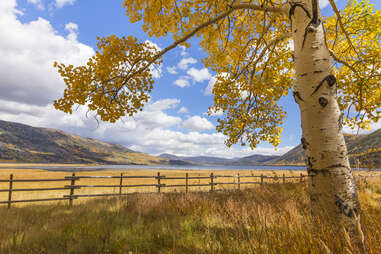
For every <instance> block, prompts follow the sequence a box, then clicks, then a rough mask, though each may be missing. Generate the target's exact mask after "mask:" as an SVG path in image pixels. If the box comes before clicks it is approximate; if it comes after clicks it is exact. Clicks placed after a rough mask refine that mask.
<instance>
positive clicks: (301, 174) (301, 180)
mask: <svg viewBox="0 0 381 254" xmlns="http://www.w3.org/2000/svg"><path fill="white" fill-rule="evenodd" d="M300 182H301V183H302V182H303V173H300Z"/></svg>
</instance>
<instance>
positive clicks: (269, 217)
mask: <svg viewBox="0 0 381 254" xmlns="http://www.w3.org/2000/svg"><path fill="white" fill-rule="evenodd" d="M139 173H142V172H139ZM147 173H149V172H147ZM180 173H181V172H180ZM358 186H359V192H360V201H361V205H362V218H363V219H364V228H365V231H366V237H367V240H368V244H369V249H370V253H373V254H377V253H381V223H380V221H381V204H379V203H377V201H376V197H377V195H379V194H380V193H379V190H380V188H381V178H374V179H369V180H366V179H361V181H359V182H358ZM0 216H1V218H5V219H3V220H2V222H1V227H0V253H12V254H13V253H28V254H29V253H32V254H33V253H57V254H60V253H76V254H87V253H89V254H90V253H274V254H275V253H276V254H286V253H293V254H294V253H322V254H323V253H324V254H326V253H328V250H329V251H330V252H331V253H335V254H336V253H337V254H341V253H343V254H344V253H346V254H347V253H348V252H347V249H348V248H349V247H350V246H348V243H347V242H346V240H345V234H344V232H343V233H339V234H337V231H334V230H333V229H332V228H330V227H326V226H323V225H321V227H320V228H319V229H318V231H317V232H316V231H314V230H313V228H312V225H313V218H312V217H311V215H310V211H309V202H308V196H307V193H306V187H305V184H278V185H267V186H266V185H265V186H263V187H257V188H254V189H246V190H243V191H230V192H218V193H202V192H200V193H190V194H187V195H186V194H182V193H168V194H141V195H134V196H129V197H128V198H121V199H120V198H113V199H91V200H89V201H88V202H86V203H83V204H79V205H76V206H75V207H74V208H72V209H69V208H68V207H67V206H66V205H65V204H58V205H52V206H41V205H38V206H36V205H33V206H26V207H22V208H14V209H10V210H8V209H6V208H0Z"/></svg>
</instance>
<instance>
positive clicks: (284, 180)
mask: <svg viewBox="0 0 381 254" xmlns="http://www.w3.org/2000/svg"><path fill="white" fill-rule="evenodd" d="M283 183H286V176H285V175H284V174H283Z"/></svg>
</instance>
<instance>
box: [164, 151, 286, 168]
mask: <svg viewBox="0 0 381 254" xmlns="http://www.w3.org/2000/svg"><path fill="white" fill-rule="evenodd" d="M159 157H161V158H165V159H171V160H181V161H184V162H188V163H192V164H195V165H219V166H249V165H263V164H264V163H265V162H267V161H269V160H273V159H275V158H278V157H279V156H277V155H273V156H269V155H260V154H254V155H251V156H247V157H242V158H233V159H227V158H220V157H211V156H194V157H187V156H176V155H173V154H167V153H165V154H161V155H160V156H159Z"/></svg>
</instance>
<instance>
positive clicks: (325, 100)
mask: <svg viewBox="0 0 381 254" xmlns="http://www.w3.org/2000/svg"><path fill="white" fill-rule="evenodd" d="M319 104H320V106H322V107H323V108H324V107H325V106H327V105H328V100H327V99H326V98H324V97H320V98H319Z"/></svg>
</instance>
